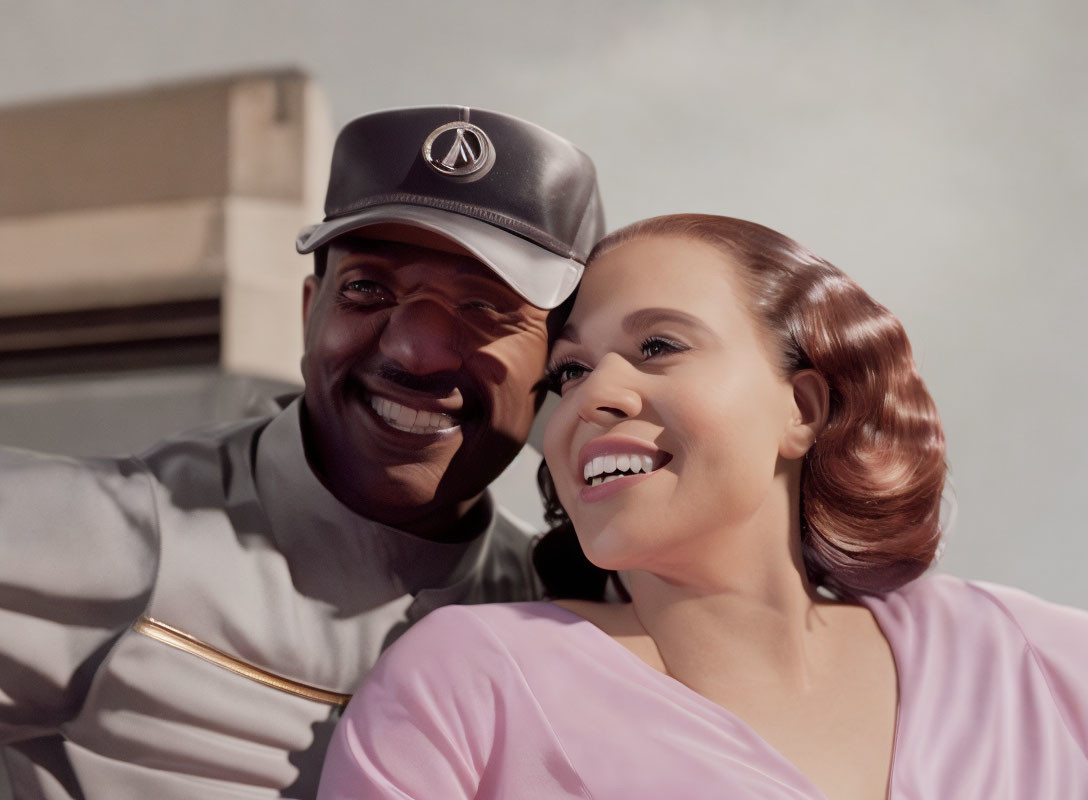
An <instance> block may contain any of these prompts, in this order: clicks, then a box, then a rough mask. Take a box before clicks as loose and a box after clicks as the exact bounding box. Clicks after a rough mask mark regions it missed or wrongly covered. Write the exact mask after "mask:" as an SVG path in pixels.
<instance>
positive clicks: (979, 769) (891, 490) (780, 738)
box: [319, 215, 1088, 800]
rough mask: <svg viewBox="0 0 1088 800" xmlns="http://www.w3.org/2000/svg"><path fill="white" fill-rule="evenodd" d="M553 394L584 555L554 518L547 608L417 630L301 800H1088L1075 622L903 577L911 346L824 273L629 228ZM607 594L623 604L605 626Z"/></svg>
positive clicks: (673, 233)
mask: <svg viewBox="0 0 1088 800" xmlns="http://www.w3.org/2000/svg"><path fill="white" fill-rule="evenodd" d="M549 379H550V380H551V381H552V383H553V385H554V387H555V388H556V389H557V391H559V392H560V393H561V396H562V400H561V402H560V404H559V407H558V409H557V410H556V411H555V413H554V415H553V416H552V418H551V420H550V421H549V424H548V428H547V433H546V435H545V447H544V453H545V458H546V462H547V467H548V471H549V472H550V477H551V481H550V483H548V486H549V497H550V498H551V500H552V512H553V516H554V517H556V518H557V520H559V521H563V510H565V513H566V515H569V522H570V523H571V524H572V525H573V530H574V531H576V533H577V540H578V543H579V544H580V546H581V551H583V552H584V556H582V555H581V553H580V552H577V550H576V548H572V547H571V540H570V538H569V537H570V536H571V535H572V534H571V525H570V524H562V525H560V526H559V527H557V528H556V530H554V531H553V532H552V533H550V534H548V536H546V537H545V538H544V540H543V541H542V542H541V544H540V545H539V546H538V551H537V558H536V561H537V566H538V569H539V570H540V571H541V575H542V578H543V579H544V581H545V583H546V585H548V586H549V588H550V589H551V591H552V593H553V595H556V596H558V597H565V598H567V599H560V600H558V601H557V603H554V604H553V603H524V604H513V605H494V606H476V607H460V608H447V609H441V610H440V611H437V612H435V613H433V614H431V615H430V616H429V617H428V618H427V619H425V620H424V621H423V622H421V623H420V624H419V625H417V626H416V627H415V628H414V629H413V630H411V631H410V632H409V633H408V634H406V635H405V636H404V637H403V638H402V639H401V640H400V641H399V642H398V643H397V645H396V646H395V647H393V648H392V649H391V650H390V652H388V653H387V654H386V655H385V656H384V657H383V659H382V660H381V662H380V663H379V665H378V666H377V668H376V669H375V670H374V672H373V673H372V674H371V677H370V679H369V680H368V681H367V683H366V684H364V686H363V688H362V689H361V691H360V693H359V694H358V695H357V696H356V698H355V699H354V700H353V701H352V703H351V704H350V705H349V707H348V709H347V711H346V713H345V718H344V720H343V722H342V723H341V725H340V727H339V729H338V731H337V734H336V736H335V738H334V742H333V745H332V748H331V749H330V755H329V761H328V762H327V764H326V770H325V774H324V776H323V779H322V785H321V792H320V794H319V797H321V798H325V799H326V800H328V799H330V798H347V797H367V798H370V797H381V798H386V797H389V798H392V797H397V798H405V797H408V798H471V797H479V798H500V797H501V798H556V797H581V798H596V800H605V799H606V798H663V797H678V798H704V797H705V798H719V797H730V798H757V797H758V798H822V797H828V798H850V799H853V798H877V797H890V798H927V800H932V799H934V798H955V799H956V800H962V799H963V798H976V797H977V798H988V799H992V798H1010V799H1011V798H1029V797H1030V798H1073V797H1088V679H1086V677H1085V675H1086V674H1088V614H1085V613H1084V612H1080V611H1076V610H1072V609H1066V608H1061V607H1057V606H1052V605H1049V604H1046V603H1044V602H1042V601H1040V600H1037V599H1035V598H1033V597H1030V596H1028V595H1025V594H1023V593H1020V592H1017V591H1014V590H1010V589H1005V588H1000V587H995V586H989V585H983V584H975V583H966V582H963V581H959V580H955V579H951V578H947V577H928V578H920V579H919V578H918V576H920V575H921V574H922V573H923V572H924V571H925V570H926V568H927V567H928V566H929V565H930V563H931V562H932V560H933V558H934V555H935V552H936V549H937V547H938V544H939V541H940V530H939V509H940V501H941V492H942V488H943V485H944V477H945V465H944V437H943V433H942V431H941V427H940V422H939V420H938V417H937V414H936V411H935V409H934V407H933V403H932V401H931V399H930V397H929V395H928V393H927V392H926V390H925V387H924V385H923V383H922V381H921V379H920V378H919V376H918V373H917V371H916V369H915V366H914V363H913V360H912V357H911V354H910V347H909V344H908V342H907V339H906V336H905V334H904V332H903V329H902V327H901V326H900V324H899V322H898V321H897V320H896V319H895V317H893V316H892V315H891V314H890V313H889V312H888V311H887V310H886V309H884V308H883V307H882V306H880V305H879V304H877V303H876V302H874V301H873V300H872V299H871V298H870V297H869V296H868V295H867V294H865V292H864V291H862V290H861V289H860V288H859V287H858V286H857V285H856V284H855V283H853V282H852V281H851V280H850V279H849V278H847V277H846V276H845V275H843V274H842V273H841V272H840V271H838V270H837V269H836V268H835V267H833V266H831V265H830V264H828V263H827V262H825V261H823V260H822V259H820V258H818V257H816V256H814V255H813V254H811V253H809V252H808V251H807V250H805V249H804V248H802V247H801V246H800V245H798V244H796V243H795V242H793V241H792V240H790V239H788V238H786V237H784V236H782V235H780V234H778V233H775V232H774V231H771V230H769V229H767V228H764V227H762V226H759V225H755V224H753V223H748V222H743V221H740V220H734V219H727V218H721V217H708V216H695V215H680V216H670V217H661V218H656V219H652V220H647V221H645V222H641V223H636V224H635V225H633V226H631V227H629V228H626V229H623V230H621V231H619V232H617V233H614V234H612V235H610V236H608V237H607V238H606V239H605V240H603V241H602V242H601V243H600V244H599V245H598V246H597V248H596V250H595V251H594V254H593V255H592V256H591V258H590V262H589V265H588V267H587V270H586V275H585V278H584V280H583V283H582V286H581V288H580V290H579V294H578V298H577V300H576V302H575V304H574V307H573V310H572V313H571V316H570V320H569V323H568V325H567V327H566V328H565V329H564V331H563V332H562V334H561V335H560V337H559V340H558V341H557V343H556V344H555V347H554V349H553V355H552V364H551V367H550V378H549ZM555 501H558V504H560V505H561V509H560V508H559V507H558V506H557V505H556V504H555ZM586 558H588V563H587V562H586V561H585V559H586ZM610 573H611V574H616V573H618V574H619V575H620V576H621V578H622V582H621V583H620V589H621V593H622V594H623V595H624V596H625V598H626V600H627V601H626V602H619V603H602V602H595V600H601V599H603V596H604V592H605V578H606V577H607V576H608V575H609V574H610Z"/></svg>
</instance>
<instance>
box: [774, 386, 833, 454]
mask: <svg viewBox="0 0 1088 800" xmlns="http://www.w3.org/2000/svg"><path fill="white" fill-rule="evenodd" d="M790 383H791V384H792V385H793V403H792V405H791V406H790V414H791V417H790V420H789V422H788V424H787V425H786V430H785V431H784V432H783V434H782V440H781V442H779V446H778V452H779V454H780V455H781V456H782V457H783V458H801V457H802V456H803V455H804V454H805V453H807V452H808V449H809V448H810V447H812V443H813V442H815V441H816V437H817V436H818V435H819V433H820V431H822V430H823V428H824V425H825V424H827V415H828V412H829V411H830V392H829V390H828V388H827V381H826V380H825V379H824V376H823V375H821V374H820V373H819V372H817V371H816V370H814V369H803V370H801V371H800V372H796V373H794V374H793V375H792V376H791V377H790Z"/></svg>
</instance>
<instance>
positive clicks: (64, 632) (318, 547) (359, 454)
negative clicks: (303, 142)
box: [0, 107, 603, 798]
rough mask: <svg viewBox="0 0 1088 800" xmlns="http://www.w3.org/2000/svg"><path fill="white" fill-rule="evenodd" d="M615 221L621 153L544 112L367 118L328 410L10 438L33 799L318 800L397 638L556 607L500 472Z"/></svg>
mask: <svg viewBox="0 0 1088 800" xmlns="http://www.w3.org/2000/svg"><path fill="white" fill-rule="evenodd" d="M602 225H603V222H602V216H601V210H600V202H599V199H598V193H597V186H596V180H595V177H594V171H593V166H592V163H591V162H590V161H589V159H588V158H587V157H586V156H585V155H584V154H582V153H581V152H580V151H578V150H577V149H575V148H574V147H573V146H572V145H570V144H569V143H568V142H566V141H565V140H563V139H560V138H559V137H557V136H555V135H553V134H551V133H549V132H547V131H545V130H543V129H541V128H539V127H537V126H534V125H531V124H529V123H526V122H523V121H521V120H517V119H514V118H512V117H508V116H505V115H502V114H496V113H492V112H486V111H481V110H477V109H471V110H470V109H467V108H459V107H431V108H417V109H403V110H397V111H388V112H381V113H377V114H371V115H368V116H365V117H361V118H359V119H357V120H355V121H354V122H352V123H350V124H349V125H348V126H346V127H345V128H344V130H343V131H342V132H341V133H340V136H339V137H338V139H337V143H336V147H335V150H334V154H333V165H332V174H331V177H330V181H329V191H328V197H327V200H326V219H325V221H324V222H322V223H320V224H319V225H316V226H313V227H312V228H310V229H307V230H305V231H303V233H302V234H301V235H300V237H299V240H298V243H297V246H298V250H299V251H300V252H303V253H310V252H313V253H315V271H314V274H313V275H311V276H310V277H308V278H307V279H306V282H305V286H304V291H303V313H304V317H305V356H304V359H303V376H304V379H305V384H306V388H305V392H304V394H303V396H302V397H301V398H299V399H298V400H296V401H295V402H293V403H292V404H291V405H289V406H287V408H286V409H284V410H283V412H282V413H280V414H279V415H278V416H276V417H274V418H272V419H260V420H249V421H245V422H242V423H239V424H236V425H231V426H224V427H219V428H216V429H212V430H207V431H203V432H198V433H193V434H188V435H184V436H179V437H176V438H173V439H170V440H167V441H165V442H163V443H161V444H160V445H158V446H157V447H155V448H154V449H152V450H151V451H150V452H148V453H146V454H144V455H143V456H142V457H139V458H131V459H123V460H73V459H67V458H60V457H52V456H43V455H40V454H33V453H27V452H21V451H11V450H9V451H2V452H0V470H2V472H0V547H2V548H3V549H2V555H0V740H2V741H3V742H5V743H7V744H10V745H11V753H10V757H9V771H10V773H11V776H12V783H13V787H14V790H15V796H16V797H19V798H22V797H28V798H29V797H47V798H76V797H86V798H94V797H109V798H129V797H131V798H193V797H200V798H215V797H306V796H310V795H312V793H313V791H314V789H315V787H316V781H317V776H318V773H319V770H320V764H321V758H322V755H323V752H324V748H325V744H326V741H327V737H328V735H329V733H330V729H331V727H332V725H333V724H334V722H335V719H336V717H337V715H338V710H339V708H340V707H342V705H343V704H344V703H345V702H346V700H347V698H348V693H349V692H351V691H352V689H353V687H354V686H355V685H356V684H357V683H358V681H359V680H360V678H361V677H362V676H363V675H364V674H365V673H366V671H367V670H368V669H369V668H370V666H371V665H372V663H373V662H374V660H375V659H376V657H377V656H378V654H379V652H380V651H381V649H382V648H383V647H384V646H386V645H388V644H389V643H390V642H391V641H392V640H393V639H394V638H395V637H396V636H397V635H399V634H400V633H401V632H403V630H404V629H406V628H407V626H409V625H410V624H412V623H413V622H415V621H416V620H418V619H419V618H421V617H422V616H423V615H424V614H426V613H428V612H429V611H431V610H433V609H434V608H437V607H438V606H441V605H445V604H448V603H473V602H482V601H486V600H495V601H499V600H519V599H528V598H530V597H532V596H533V594H534V591H535V589H534V583H533V579H532V577H531V571H530V567H529V565H528V560H527V545H528V537H527V536H526V532H525V531H522V530H520V529H519V528H518V527H517V526H516V525H515V524H513V522H512V521H511V520H510V519H509V518H507V517H506V516H505V515H504V514H503V513H502V511H501V510H500V509H498V508H496V506H495V504H494V503H493V501H492V500H491V498H490V497H489V496H488V494H487V491H486V487H487V485H488V483H489V482H490V481H491V480H492V479H493V478H494V477H495V476H497V475H498V474H499V473H500V472H501V471H502V469H503V468H504V467H505V466H506V465H507V464H508V463H509V461H510V460H511V459H512V458H513V456H514V455H515V454H516V453H517V451H518V450H519V448H520V447H521V446H522V445H523V443H524V441H525V438H526V436H527V434H528V431H529V426H530V423H531V422H532V418H533V415H534V413H535V409H536V407H537V404H538V396H539V392H538V389H537V383H538V381H539V379H540V377H541V374H542V371H543V367H544V364H545V359H546V351H547V346H548V340H549V335H550V332H551V331H552V330H554V326H555V322H556V320H555V319H553V317H554V316H555V314H554V313H551V314H550V313H549V312H550V310H551V309H554V308H556V307H558V306H560V305H561V304H562V303H563V301H564V300H565V299H566V298H567V297H568V296H569V295H570V294H571V292H572V291H573V289H574V287H575V285H576V283H577V281H578V278H579V277H580V274H581V268H582V263H583V262H584V260H585V257H586V255H587V253H588V250H589V248H590V247H591V245H592V244H593V242H594V241H595V240H596V239H597V238H598V237H599V235H600V234H601V233H602Z"/></svg>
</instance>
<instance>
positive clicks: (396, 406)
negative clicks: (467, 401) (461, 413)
mask: <svg viewBox="0 0 1088 800" xmlns="http://www.w3.org/2000/svg"><path fill="white" fill-rule="evenodd" d="M367 401H368V403H369V404H370V407H371V408H372V409H374V412H375V413H376V414H377V415H378V416H379V417H381V419H382V421H383V422H385V424H386V425H389V426H390V427H391V428H396V429H397V430H398V431H405V432H406V433H414V434H422V435H428V434H437V433H453V432H454V431H456V430H457V429H458V428H460V427H461V425H460V423H459V422H458V421H457V420H455V419H454V418H453V417H451V416H450V415H449V414H443V413H441V412H438V411H429V410H427V409H424V408H413V407H411V406H407V405H404V404H402V403H397V402H395V401H393V400H390V399H388V398H386V397H378V396H377V395H369V397H368V398H367Z"/></svg>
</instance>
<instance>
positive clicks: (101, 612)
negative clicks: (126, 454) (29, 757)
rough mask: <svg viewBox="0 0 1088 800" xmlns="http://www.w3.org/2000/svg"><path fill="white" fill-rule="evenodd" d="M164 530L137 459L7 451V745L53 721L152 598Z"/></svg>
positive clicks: (1, 679) (0, 507)
mask: <svg viewBox="0 0 1088 800" xmlns="http://www.w3.org/2000/svg"><path fill="white" fill-rule="evenodd" d="M157 555H158V529H157V525H156V521H155V513H154V505H153V499H152V495H151V489H150V483H149V477H148V475H147V473H146V471H145V470H144V469H143V467H142V466H141V465H140V464H139V462H138V461H135V460H119V461H117V460H96V461H84V460H76V459H71V458H65V457H61V456H47V455H42V454H38V453H30V452H27V451H22V450H13V449H7V448H0V742H2V743H9V742H14V741H19V740H22V739H29V738H33V737H35V736H39V735H41V734H43V733H46V732H49V731H53V730H55V729H56V728H57V727H58V726H59V725H61V724H63V723H64V722H65V721H67V720H69V719H71V718H72V717H73V716H75V715H76V714H77V713H78V712H79V709H80V707H81V706H82V704H83V699H84V697H85V696H86V693H87V691H88V689H89V688H90V685H91V683H92V681H93V679H94V674H95V671H96V670H97V668H98V666H99V665H100V664H101V662H102V660H103V659H104V658H105V657H106V655H107V654H108V653H109V650H110V648H111V647H112V645H113V643H114V642H115V641H116V640H117V638H118V637H119V636H120V634H121V633H122V632H123V631H124V630H125V629H126V628H127V627H128V626H129V625H131V624H132V622H133V620H135V619H136V618H137V617H138V616H139V614H140V613H141V611H142V610H143V608H144V607H145V605H146V604H147V600H148V598H149V596H150V592H151V587H152V584H153V582H154V576H155V570H156V567H157Z"/></svg>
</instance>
